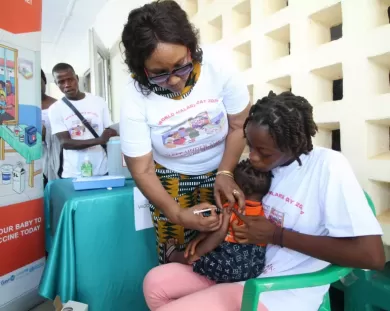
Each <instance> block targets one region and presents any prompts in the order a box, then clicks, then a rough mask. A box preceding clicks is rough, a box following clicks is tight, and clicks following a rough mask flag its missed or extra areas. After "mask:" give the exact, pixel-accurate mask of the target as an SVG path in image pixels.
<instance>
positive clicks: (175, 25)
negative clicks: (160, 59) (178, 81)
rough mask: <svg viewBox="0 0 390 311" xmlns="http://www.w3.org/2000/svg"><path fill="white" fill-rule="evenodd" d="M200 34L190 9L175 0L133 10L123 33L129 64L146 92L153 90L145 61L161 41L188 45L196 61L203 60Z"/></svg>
mask: <svg viewBox="0 0 390 311" xmlns="http://www.w3.org/2000/svg"><path fill="white" fill-rule="evenodd" d="M198 33H199V32H198V30H197V29H196V28H195V27H194V26H193V25H192V24H191V23H190V22H189V20H188V17H187V14H186V12H185V11H184V10H183V9H182V8H181V7H180V6H179V5H178V4H177V3H176V2H175V1H173V0H165V1H155V2H152V3H149V4H145V5H144V6H142V7H140V8H137V9H134V10H132V11H131V12H130V14H129V17H128V20H127V23H126V24H125V26H124V29H123V32H122V44H123V46H124V48H125V53H124V54H125V63H126V64H127V66H128V68H129V70H130V72H132V73H133V74H134V79H135V81H137V82H138V84H139V86H140V88H141V92H142V93H143V94H144V95H148V94H150V92H151V91H150V83H149V81H148V78H147V76H146V74H145V71H144V64H145V60H147V59H148V58H149V57H150V56H151V55H152V53H153V51H154V50H155V49H156V47H157V44H158V43H159V42H165V43H172V44H178V45H184V46H186V47H187V48H188V49H189V50H190V52H191V57H192V59H193V60H194V61H196V62H202V56H203V52H202V50H201V49H200V48H199V43H198V41H199V38H198Z"/></svg>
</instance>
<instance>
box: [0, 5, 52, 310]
mask: <svg viewBox="0 0 390 311" xmlns="http://www.w3.org/2000/svg"><path fill="white" fill-rule="evenodd" d="M5 5H6V7H7V10H6V11H7V12H9V14H6V15H7V16H5V17H4V19H1V21H0V38H1V40H0V254H1V260H0V311H8V310H18V311H19V310H20V311H22V310H27V309H29V308H30V307H31V306H29V305H28V302H27V304H26V303H25V302H24V305H22V304H21V303H18V301H22V300H23V299H22V297H24V296H26V295H30V294H31V293H33V292H34V291H36V290H37V288H38V285H39V281H40V278H41V275H42V273H43V269H44V265H45V251H44V228H43V227H44V220H43V199H42V196H43V177H42V164H41V160H40V159H41V152H42V137H41V109H40V106H41V103H40V74H39V73H40V59H39V57H40V53H39V49H40V25H41V0H34V1H25V0H13V1H6V4H5ZM23 17H24V18H25V19H26V22H25V23H23V22H22V23H21V22H20V21H21V20H23ZM35 295H36V294H35ZM30 297H32V296H29V299H28V300H29V301H31V302H30V303H34V302H33V301H32V300H34V298H30ZM37 299H38V296H37V295H36V298H35V300H37Z"/></svg>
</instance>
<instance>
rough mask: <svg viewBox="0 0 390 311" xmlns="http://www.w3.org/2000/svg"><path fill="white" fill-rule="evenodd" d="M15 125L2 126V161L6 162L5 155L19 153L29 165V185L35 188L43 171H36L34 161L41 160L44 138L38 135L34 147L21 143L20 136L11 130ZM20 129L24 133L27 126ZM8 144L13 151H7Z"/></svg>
mask: <svg viewBox="0 0 390 311" xmlns="http://www.w3.org/2000/svg"><path fill="white" fill-rule="evenodd" d="M12 126H13V125H0V160H5V154H6V153H9V152H17V153H19V154H20V155H21V156H22V157H23V158H24V159H26V163H27V164H29V175H28V185H29V186H30V187H31V188H33V187H34V177H35V176H37V175H39V174H41V173H42V170H38V171H35V168H34V161H35V160H38V159H40V158H41V155H42V136H41V134H39V133H37V134H36V135H37V142H36V143H35V144H34V146H28V145H27V144H25V143H24V142H21V141H19V136H16V135H15V134H14V132H13V131H12V130H11V129H10V127H12ZM18 127H19V128H20V130H21V131H22V132H23V131H24V129H25V128H26V127H27V125H23V124H19V125H18ZM5 143H7V144H8V145H9V146H10V147H11V148H12V149H5Z"/></svg>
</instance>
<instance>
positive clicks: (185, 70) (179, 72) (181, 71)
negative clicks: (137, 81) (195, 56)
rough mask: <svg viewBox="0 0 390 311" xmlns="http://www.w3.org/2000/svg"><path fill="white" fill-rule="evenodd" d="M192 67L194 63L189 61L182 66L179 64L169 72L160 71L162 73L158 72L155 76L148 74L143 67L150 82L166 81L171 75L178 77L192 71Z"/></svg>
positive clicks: (161, 82)
mask: <svg viewBox="0 0 390 311" xmlns="http://www.w3.org/2000/svg"><path fill="white" fill-rule="evenodd" d="M193 69H194V65H193V64H192V62H189V63H188V64H185V65H184V66H181V67H179V68H176V69H174V70H172V71H171V72H167V73H162V74H159V75H157V76H152V77H151V76H149V74H148V72H147V70H146V68H144V71H145V74H146V76H147V78H148V80H149V82H150V83H152V84H163V83H166V82H167V81H168V80H169V78H170V77H171V76H172V75H173V76H178V77H184V76H186V75H188V74H189V73H190V72H192V70H193Z"/></svg>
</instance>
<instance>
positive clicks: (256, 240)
mask: <svg viewBox="0 0 390 311" xmlns="http://www.w3.org/2000/svg"><path fill="white" fill-rule="evenodd" d="M233 212H235V214H236V215H237V217H238V218H240V219H241V220H242V221H243V222H244V224H242V225H238V221H237V220H236V221H234V222H233V223H232V228H233V231H234V238H235V239H236V241H237V242H238V243H240V244H270V243H271V244H272V243H273V240H274V233H275V230H276V225H274V224H273V223H271V222H270V221H269V220H268V219H267V218H265V217H264V216H245V215H242V214H240V213H237V212H236V211H235V210H233Z"/></svg>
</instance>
